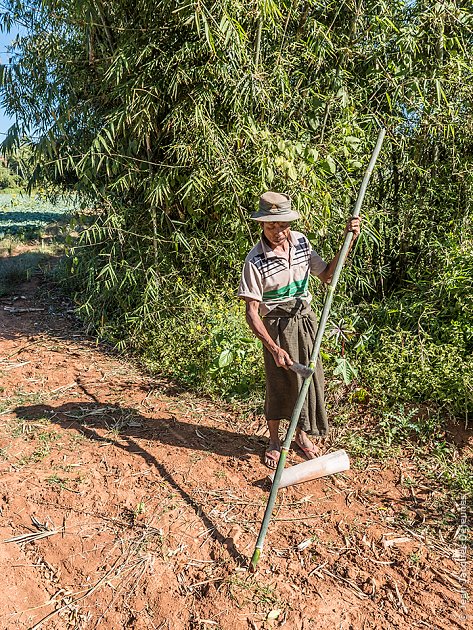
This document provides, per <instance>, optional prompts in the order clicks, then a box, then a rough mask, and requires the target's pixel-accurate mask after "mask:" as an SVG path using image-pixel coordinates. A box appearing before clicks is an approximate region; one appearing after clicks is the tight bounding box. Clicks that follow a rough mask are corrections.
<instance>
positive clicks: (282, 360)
mask: <svg viewBox="0 0 473 630" xmlns="http://www.w3.org/2000/svg"><path fill="white" fill-rule="evenodd" d="M271 354H272V355H273V358H274V361H275V363H276V365H277V366H278V367H282V368H284V369H285V370H287V369H288V367H289V366H290V365H292V364H293V363H294V362H293V360H292V359H291V357H290V356H289V355H288V353H287V352H286V351H285V350H283V349H282V348H280V347H279V346H276V348H274V350H272V351H271Z"/></svg>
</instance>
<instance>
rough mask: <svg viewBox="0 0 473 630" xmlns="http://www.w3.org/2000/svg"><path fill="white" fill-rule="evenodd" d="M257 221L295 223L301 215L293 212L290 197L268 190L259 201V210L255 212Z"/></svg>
mask: <svg viewBox="0 0 473 630" xmlns="http://www.w3.org/2000/svg"><path fill="white" fill-rule="evenodd" d="M251 218H252V219H254V220H255V221H284V222H285V221H295V220H296V219H298V218H299V213H298V212H296V211H295V210H291V198H290V197H289V195H285V194H281V193H277V192H272V191H270V190H268V191H267V192H265V193H264V194H263V195H261V197H260V199H259V209H258V210H257V211H256V212H253V214H252V215H251Z"/></svg>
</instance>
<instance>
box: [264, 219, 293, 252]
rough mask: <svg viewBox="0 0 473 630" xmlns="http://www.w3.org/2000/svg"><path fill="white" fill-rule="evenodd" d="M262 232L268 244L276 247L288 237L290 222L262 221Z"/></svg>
mask: <svg viewBox="0 0 473 630" xmlns="http://www.w3.org/2000/svg"><path fill="white" fill-rule="evenodd" d="M262 223H263V234H264V235H265V236H266V238H267V240H268V241H269V243H270V245H272V246H273V247H277V246H278V245H282V244H283V243H284V242H285V241H287V239H288V238H289V233H290V231H291V224H290V223H288V222H284V221H263V222H262Z"/></svg>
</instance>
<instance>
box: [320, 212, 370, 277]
mask: <svg viewBox="0 0 473 630" xmlns="http://www.w3.org/2000/svg"><path fill="white" fill-rule="evenodd" d="M348 232H353V238H352V240H351V243H350V248H349V249H348V252H347V255H348V254H349V253H350V250H351V248H352V247H353V243H354V242H355V240H356V239H357V238H358V236H359V235H360V218H359V217H356V218H354V219H350V220H349V221H348V223H347V226H346V228H345V231H344V233H343V236H344V237H345V236H346V235H347V234H348ZM339 258H340V251H339V252H338V253H337V254H336V255H335V256H334V258H333V259H332V260H331V261H330V262H329V264H328V265H327V266H326V267H325V269H324V270H323V271H322V273H319V275H318V276H317V278H319V280H322V282H330V280H331V279H332V276H333V274H334V272H335V267H336V266H337V263H338V259H339Z"/></svg>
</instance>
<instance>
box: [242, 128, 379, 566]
mask: <svg viewBox="0 0 473 630" xmlns="http://www.w3.org/2000/svg"><path fill="white" fill-rule="evenodd" d="M385 134H386V130H385V129H381V130H380V132H379V134H378V140H377V142H376V146H375V148H374V151H373V154H372V155H371V159H370V163H369V164H368V168H367V169H366V172H365V176H364V178H363V182H362V184H361V188H360V192H359V193H358V198H357V200H356V203H355V207H354V209H353V213H352V218H353V219H355V218H356V217H358V216H359V214H360V208H361V204H362V203H363V199H364V197H365V193H366V189H367V187H368V182H369V180H370V177H371V174H372V172H373V169H374V165H375V163H376V160H377V158H378V154H379V152H380V150H381V146H382V144H383V140H384V136H385ZM352 239H353V232H348V233H347V235H346V236H345V241H344V242H343V246H342V249H341V250H340V256H339V258H338V262H337V266H336V267H335V271H334V273H333V276H332V280H331V282H330V284H329V285H328V286H327V296H326V298H325V303H324V308H323V310H322V315H321V316H320V320H319V324H318V327H317V333H316V335H315V341H314V348H313V350H312V354H311V356H310V363H309V367H310V368H312V370H315V364H316V362H317V357H318V356H319V351H320V346H321V344H322V337H323V335H324V332H325V326H326V325H327V320H328V316H329V313H330V308H331V306H332V300H333V296H334V293H335V288H336V286H337V283H338V279H339V278H340V273H341V271H342V267H343V265H344V263H345V259H346V257H347V254H348V251H349V249H350V243H351V241H352ZM311 381H312V376H309V377H308V378H306V379H305V380H304V382H303V383H302V386H301V389H300V391H299V395H298V397H297V400H296V404H295V406H294V411H293V412H292V416H291V423H290V425H289V428H288V430H287V434H286V439H285V440H284V443H283V445H282V448H281V455H280V457H279V462H278V466H277V468H276V473H275V475H274V479H273V484H272V486H271V492H270V493H269V498H268V503H267V505H266V510H265V513H264V517H263V522H262V523H261V528H260V531H259V535H258V540H257V541H256V546H255V550H254V552H253V556H252V558H251V563H250V569H251V570H253V571H254V570H255V569H256V565H257V564H258V560H259V558H260V555H261V551H262V550H263V544H264V539H265V537H266V532H267V530H268V526H269V522H270V520H271V514H272V512H273V508H274V504H275V502H276V495H277V493H278V487H279V481H280V479H281V475H282V471H283V469H284V465H285V463H286V458H287V454H288V453H289V448H290V446H291V442H292V438H293V435H294V432H295V430H296V427H297V423H298V421H299V416H300V414H301V410H302V406H303V404H304V401H305V399H306V396H307V392H308V391H309V387H310V383H311Z"/></svg>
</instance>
